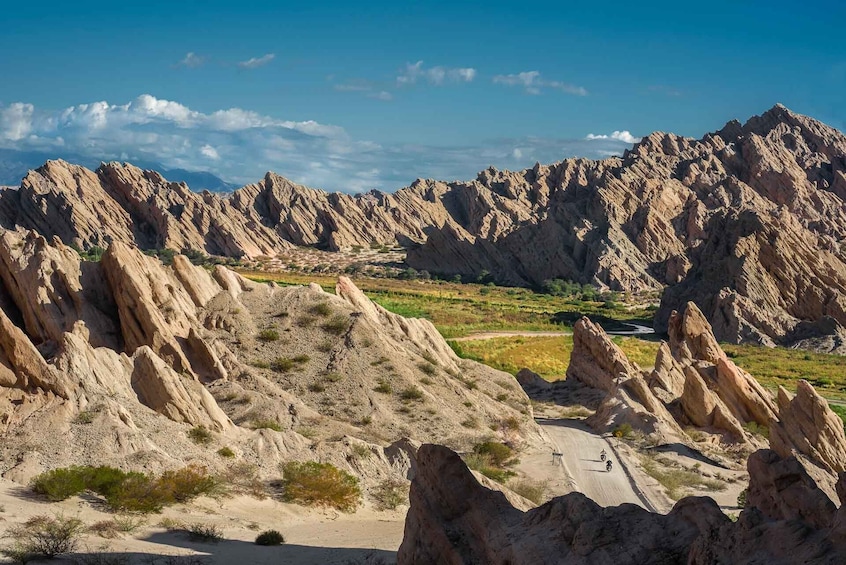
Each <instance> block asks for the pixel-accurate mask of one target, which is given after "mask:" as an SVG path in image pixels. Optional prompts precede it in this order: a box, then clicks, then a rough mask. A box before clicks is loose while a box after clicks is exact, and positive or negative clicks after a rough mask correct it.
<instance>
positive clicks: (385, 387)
mask: <svg viewBox="0 0 846 565" xmlns="http://www.w3.org/2000/svg"><path fill="white" fill-rule="evenodd" d="M373 391H374V392H379V393H382V394H391V393H392V392H393V391H394V389H393V387H391V383H389V382H388V381H379V384H378V385H376V386H375V387H373Z"/></svg>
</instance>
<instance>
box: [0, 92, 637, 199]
mask: <svg viewBox="0 0 846 565" xmlns="http://www.w3.org/2000/svg"><path fill="white" fill-rule="evenodd" d="M380 92H381V91H378V90H373V94H375V95H377V96H378V95H379V94H380ZM618 134H619V135H617V136H616V137H613V136H604V137H599V136H597V137H596V138H594V139H590V140H587V139H580V140H579V139H569V140H567V139H544V138H519V139H513V138H512V139H499V140H490V141H485V142H480V143H479V144H476V145H466V146H447V147H442V146H439V147H435V146H428V145H414V144H390V145H388V146H383V145H380V144H378V143H374V142H372V141H367V140H358V139H353V138H352V136H350V135H349V134H348V133H347V132H346V131H345V130H344V129H343V128H341V127H338V126H335V125H331V124H323V123H319V122H316V121H292V120H284V119H280V118H277V117H273V116H267V115H263V114H259V113H257V112H253V111H250V110H245V109H243V108H229V109H221V110H217V111H214V112H208V113H204V112H199V111H196V110H193V109H191V108H189V107H188V106H185V105H184V104H180V103H179V102H175V101H172V100H163V99H159V98H156V97H154V96H151V95H148V94H145V95H142V96H139V97H138V98H136V99H135V100H132V101H131V102H128V103H125V104H112V103H109V102H105V101H101V102H92V103H87V104H78V105H76V106H71V107H69V108H65V109H63V110H58V111H47V110H41V109H39V108H36V107H34V106H33V105H32V104H26V103H14V104H9V105H6V106H4V105H2V104H0V149H12V150H19V151H32V150H36V149H37V150H38V151H39V152H40V153H47V154H49V155H51V156H52V157H51V158H62V157H69V158H72V159H77V158H84V159H88V160H89V162H95V163H96V162H99V161H101V160H103V161H110V160H121V161H129V162H133V161H136V162H156V163H161V164H162V165H163V166H164V167H166V168H169V169H175V168H181V169H187V170H192V171H208V172H211V173H213V174H215V175H217V176H219V177H220V178H222V179H224V180H226V181H229V182H232V183H237V184H246V183H250V182H255V181H256V180H257V179H260V178H261V177H262V176H263V175H264V173H265V172H267V171H268V170H273V171H276V172H277V173H279V174H281V175H284V176H286V177H288V178H290V179H292V180H294V181H296V182H299V183H303V184H306V185H309V186H315V187H320V188H326V189H330V190H341V191H345V192H358V191H363V190H370V189H373V188H379V189H382V190H394V189H397V188H400V187H402V186H407V185H408V184H410V183H411V182H412V181H413V180H414V179H415V178H418V177H423V178H437V179H444V180H456V179H472V178H475V176H476V173H477V172H478V171H480V170H482V169H485V168H487V167H488V166H490V165H493V166H496V167H499V168H510V169H516V170H519V169H522V168H526V167H531V166H532V165H533V164H534V163H535V162H536V161H539V162H541V163H550V162H553V161H558V160H560V159H563V158H565V157H572V156H582V157H594V158H600V157H605V156H607V155H616V154H620V153H622V151H623V150H625V149H626V148H627V147H629V146H630V144H629V143H626V141H625V138H624V136H623V135H622V133H621V132H618Z"/></svg>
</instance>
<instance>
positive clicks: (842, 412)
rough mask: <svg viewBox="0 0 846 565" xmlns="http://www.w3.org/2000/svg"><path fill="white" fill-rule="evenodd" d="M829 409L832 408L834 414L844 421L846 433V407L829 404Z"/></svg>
mask: <svg viewBox="0 0 846 565" xmlns="http://www.w3.org/2000/svg"><path fill="white" fill-rule="evenodd" d="M828 407H829V408H831V411H832V412H834V413H835V414H837V415H838V416H840V419H841V420H843V430H844V431H846V406H843V405H842V404H831V403H829V405H828Z"/></svg>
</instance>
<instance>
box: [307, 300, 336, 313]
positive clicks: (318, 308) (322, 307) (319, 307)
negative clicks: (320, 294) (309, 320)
mask: <svg viewBox="0 0 846 565" xmlns="http://www.w3.org/2000/svg"><path fill="white" fill-rule="evenodd" d="M308 310H309V312H311V313H312V314H314V315H315V316H328V315H329V314H331V313H332V307H331V306H329V303H328V302H318V303H317V304H313V305H312V306H311V308H309V309H308Z"/></svg>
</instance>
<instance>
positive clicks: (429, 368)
mask: <svg viewBox="0 0 846 565" xmlns="http://www.w3.org/2000/svg"><path fill="white" fill-rule="evenodd" d="M417 367H418V368H419V369H420V370H421V371H423V372H424V373H426V374H427V375H434V374H435V373H437V372H438V370H437V368H436V367H435V366H434V365H432V364H431V363H420V364H419V365H417Z"/></svg>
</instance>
